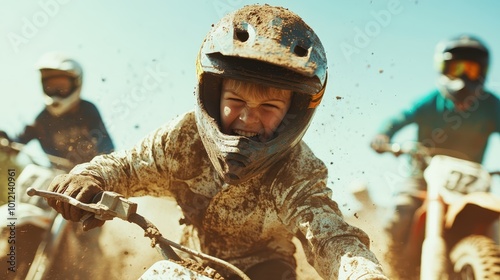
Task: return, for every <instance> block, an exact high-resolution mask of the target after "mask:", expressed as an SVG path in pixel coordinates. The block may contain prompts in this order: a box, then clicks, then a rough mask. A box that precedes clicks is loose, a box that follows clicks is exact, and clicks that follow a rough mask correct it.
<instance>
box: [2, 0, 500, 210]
mask: <svg viewBox="0 0 500 280" xmlns="http://www.w3.org/2000/svg"><path fill="white" fill-rule="evenodd" d="M252 3H268V4H271V5H282V6H285V7H287V8H289V9H290V10H292V11H294V12H296V13H298V14H299V15H301V16H302V17H303V18H304V20H305V21H306V22H307V23H308V24H309V25H310V26H311V27H312V28H313V29H314V30H315V31H316V32H317V34H318V35H319V36H320V38H321V39H322V41H323V44H324V46H325V49H326V51H327V57H328V66H329V84H328V87H327V92H326V94H325V98H324V100H323V103H322V105H321V106H320V107H319V109H318V111H317V113H316V116H315V119H314V122H313V123H312V125H311V127H310V129H309V131H308V133H307V134H306V136H305V138H304V140H305V141H306V142H307V143H308V144H309V145H310V146H311V147H312V149H313V150H314V151H315V153H316V154H317V156H318V157H320V158H321V159H323V160H324V161H325V162H326V163H327V165H328V166H329V169H330V179H329V184H330V187H332V188H333V189H334V191H335V196H336V197H337V200H339V202H340V203H341V204H342V203H343V201H347V200H348V195H347V187H348V186H350V185H352V184H357V183H360V182H362V183H366V184H368V185H369V186H370V188H371V189H372V190H373V191H374V192H375V193H377V195H378V197H379V198H380V199H381V200H383V201H387V200H386V199H387V198H389V196H388V194H389V193H390V189H391V188H392V187H394V186H395V185H397V184H396V183H397V181H394V180H392V181H390V180H389V181H388V179H387V178H388V176H386V175H384V174H387V172H389V173H390V174H393V175H394V174H396V177H397V176H398V175H397V174H398V171H396V170H397V169H398V168H399V167H398V166H399V165H398V160H396V159H394V158H393V157H392V156H390V155H378V154H375V153H374V152H372V151H371V150H370V149H369V148H368V143H369V141H370V139H371V137H372V136H373V135H374V134H375V130H376V128H377V127H378V126H379V124H380V123H381V122H382V120H383V119H384V118H386V117H388V116H390V115H391V114H393V113H396V112H397V111H398V110H400V109H401V108H402V107H404V106H406V105H408V104H409V103H410V102H412V101H413V100H415V99H416V98H418V97H419V96H421V95H423V94H425V93H426V92H428V91H429V90H431V89H432V88H433V87H434V85H435V80H436V77H437V74H436V71H435V69H434V65H433V60H432V56H433V53H434V47H435V45H436V44H437V43H438V42H439V41H440V40H442V39H446V38H449V37H452V36H455V35H457V34H460V33H464V32H465V33H473V34H475V35H477V36H479V37H480V38H482V39H483V40H484V41H485V43H486V44H487V45H488V46H489V47H490V50H491V52H492V54H491V57H492V59H491V67H490V72H489V78H488V81H487V87H488V88H489V89H490V90H492V91H494V92H495V93H497V94H499V93H500V58H499V57H500V36H498V27H499V26H500V17H499V16H498V11H500V2H498V1H495V0H480V1H464V0H461V1H460V0H454V1H453V0H442V1H429V0H427V1H422V0H420V1H418V0H416V1H415V0H414V1H406V0H400V1H397V0H383V1H382V0H380V1H377V0H372V1H369V0H363V1H358V0H354V1H353V0H329V1H326V0H325V1H313V0H312V1H308V3H306V2H305V1H267V2H253V1H245V0H213V1H212V0H211V1H208V0H199V1H193V0H191V1H170V0H162V1H160V0H157V1H150V0H145V1H118V0H108V1H97V0H88V1H75V0H39V1H7V0H0V34H1V39H0V49H1V50H2V52H0V85H1V87H2V89H1V91H0V92H1V95H2V102H1V103H0V117H1V120H2V121H1V122H0V129H4V130H6V131H8V132H9V133H15V132H18V131H19V130H21V129H22V127H23V126H24V125H25V124H28V123H30V122H31V121H32V120H33V119H34V117H35V116H36V115H37V114H38V112H39V111H40V110H41V109H42V108H43V105H42V104H43V100H42V93H41V88H40V83H39V80H38V72H37V71H36V69H35V68H34V64H35V62H36V61H37V59H38V58H39V57H40V56H41V55H42V54H43V53H45V52H47V51H54V50H59V51H63V52H66V53H68V54H70V55H72V56H74V57H75V59H77V60H78V61H80V62H81V64H82V65H83V67H84V71H85V73H84V85H83V90H82V97H83V98H84V99H87V100H89V101H92V102H94V103H95V104H96V105H97V106H98V108H99V109H100V111H101V114H102V116H103V118H104V120H105V122H106V124H107V126H108V128H109V130H110V132H111V136H112V137H113V140H114V142H115V144H116V146H117V148H118V149H125V148H128V147H130V146H131V145H133V144H134V143H136V142H137V141H138V140H139V139H141V138H142V137H143V136H144V135H146V133H148V132H150V131H152V130H153V129H155V128H157V127H158V126H160V125H162V124H163V123H165V122H168V121H169V120H171V119H172V118H173V117H175V116H177V115H179V114H181V113H183V112H185V111H187V110H189V109H191V108H193V106H194V97H193V90H194V87H195V83H196V79H195V67H194V63H195V59H196V54H197V52H198V49H199V47H200V45H201V42H202V40H203V38H204V36H205V35H206V33H207V32H208V30H209V29H210V26H211V24H213V23H215V22H217V20H218V19H219V18H220V17H222V15H223V14H225V13H226V12H228V11H231V10H234V9H236V8H239V7H241V6H243V5H246V4H252ZM146 80H148V81H155V82H156V83H154V84H153V86H152V87H151V86H149V87H147V89H146V88H145V84H144V83H145V81H146ZM338 97H341V98H338ZM412 129H413V128H408V129H406V130H404V131H402V132H401V133H400V134H399V135H398V138H397V140H406V139H412V137H413V136H414V134H413V133H414V130H412ZM499 139H500V137H498V136H495V137H494V138H493V139H492V141H491V142H490V143H491V145H490V150H491V151H492V152H490V153H489V155H488V156H487V158H486V162H485V165H486V166H487V167H489V168H491V169H500V162H498V159H494V158H493V156H492V154H498V153H499V152H498V151H499V150H500V148H499V147H500V140H499ZM32 145H35V146H36V144H32ZM33 149H36V147H35V148H33ZM497 158H498V157H497ZM390 177H391V178H394V176H390Z"/></svg>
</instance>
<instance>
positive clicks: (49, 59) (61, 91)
mask: <svg viewBox="0 0 500 280" xmlns="http://www.w3.org/2000/svg"><path fill="white" fill-rule="evenodd" d="M37 68H38V70H40V74H41V79H42V86H43V92H44V95H45V106H46V108H47V110H48V111H49V113H50V114H52V115H54V116H60V115H63V114H65V113H66V112H68V111H69V110H71V109H72V108H74V107H75V106H76V105H77V104H78V103H79V102H80V91H81V87H82V76H83V71H82V67H81V66H80V64H79V63H78V62H76V61H75V60H73V59H71V58H69V57H67V56H66V55H64V54H62V53H58V52H50V53H46V54H44V55H43V56H42V57H41V58H40V60H39V61H38V63H37ZM61 77H63V78H66V79H67V83H68V85H67V86H66V87H64V88H59V87H51V86H50V85H49V81H50V80H51V79H54V78H61Z"/></svg>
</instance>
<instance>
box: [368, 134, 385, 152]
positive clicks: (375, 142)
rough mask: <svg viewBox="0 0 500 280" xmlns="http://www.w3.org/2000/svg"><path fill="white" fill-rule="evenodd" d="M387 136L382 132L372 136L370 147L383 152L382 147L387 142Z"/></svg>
mask: <svg viewBox="0 0 500 280" xmlns="http://www.w3.org/2000/svg"><path fill="white" fill-rule="evenodd" d="M389 141H390V139H389V136H387V135H384V134H378V135H376V136H375V137H373V139H372V142H371V143H370V147H371V148H372V149H373V150H375V152H377V153H383V152H384V150H383V148H384V147H385V146H387V145H388V144H389Z"/></svg>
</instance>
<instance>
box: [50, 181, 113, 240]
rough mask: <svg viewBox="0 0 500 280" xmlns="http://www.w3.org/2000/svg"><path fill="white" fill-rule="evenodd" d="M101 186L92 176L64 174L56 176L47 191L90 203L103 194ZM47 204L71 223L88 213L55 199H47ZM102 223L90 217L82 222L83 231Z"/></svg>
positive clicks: (102, 222)
mask: <svg viewBox="0 0 500 280" xmlns="http://www.w3.org/2000/svg"><path fill="white" fill-rule="evenodd" d="M101 185H102V182H100V181H99V180H97V179H96V178H95V177H93V176H87V175H78V174H65V175H58V176H56V177H55V178H54V180H52V182H51V183H50V186H49V188H48V190H49V191H52V192H57V193H62V194H65V195H68V196H71V197H73V198H75V199H77V200H79V201H81V202H83V203H92V202H93V200H94V198H96V197H98V195H99V194H101V193H102V192H103V188H102V187H101ZM47 203H48V204H49V205H50V206H51V207H52V208H54V209H55V210H56V211H57V212H58V213H61V214H62V216H63V218H65V219H66V220H70V221H73V222H79V221H80V220H81V219H82V217H83V216H85V215H86V214H88V213H89V212H87V211H83V210H82V209H79V208H77V207H75V206H72V205H70V204H68V203H65V202H62V201H59V200H57V199H47ZM104 222H105V221H103V220H99V219H96V218H95V217H94V216H91V217H89V218H87V219H86V220H84V221H83V222H82V225H83V230H84V231H88V230H90V229H93V228H96V227H100V226H102V225H103V224H104Z"/></svg>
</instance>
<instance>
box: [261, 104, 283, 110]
mask: <svg viewBox="0 0 500 280" xmlns="http://www.w3.org/2000/svg"><path fill="white" fill-rule="evenodd" d="M262 106H264V107H265V108H268V109H280V107H279V106H278V105H274V104H272V103H265V104H262Z"/></svg>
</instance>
